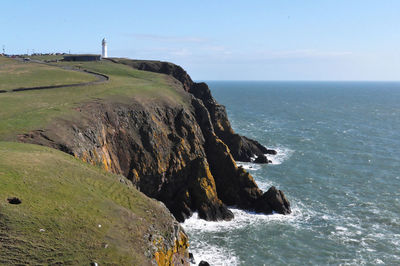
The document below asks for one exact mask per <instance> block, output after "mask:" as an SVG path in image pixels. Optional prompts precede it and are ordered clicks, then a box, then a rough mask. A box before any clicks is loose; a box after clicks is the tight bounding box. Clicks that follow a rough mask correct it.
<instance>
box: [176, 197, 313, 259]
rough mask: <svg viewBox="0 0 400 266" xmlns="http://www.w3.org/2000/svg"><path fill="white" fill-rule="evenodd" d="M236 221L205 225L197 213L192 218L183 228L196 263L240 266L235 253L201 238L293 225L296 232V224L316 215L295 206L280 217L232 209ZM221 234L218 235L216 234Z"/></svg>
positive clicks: (297, 205)
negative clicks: (254, 227)
mask: <svg viewBox="0 0 400 266" xmlns="http://www.w3.org/2000/svg"><path fill="white" fill-rule="evenodd" d="M229 209H230V210H231V211H232V212H233V214H234V216H235V218H234V219H233V220H231V221H218V222H213V221H205V220H202V219H199V218H198V214H197V213H196V212H195V213H194V214H193V216H192V217H191V218H189V219H187V220H185V222H184V223H182V224H181V225H182V226H183V228H184V229H185V231H186V232H187V233H188V235H189V238H190V245H191V246H190V251H191V252H192V253H193V255H194V258H195V260H196V263H199V262H200V261H201V260H205V261H208V262H209V263H210V264H211V265H239V264H240V259H239V257H238V255H237V254H236V253H235V252H234V251H233V250H229V249H227V248H224V247H220V246H217V245H214V244H210V241H205V240H204V238H203V237H202V236H204V235H205V234H208V235H212V236H213V238H215V240H218V236H217V235H218V234H220V233H224V232H228V233H230V232H234V231H235V230H240V229H243V228H247V227H252V226H259V225H260V224H268V223H270V224H290V225H292V226H294V227H295V228H298V227H299V226H300V225H299V224H298V223H297V222H302V221H303V222H304V221H306V220H308V219H309V218H311V216H314V215H315V214H314V213H311V212H310V211H308V208H306V207H305V206H303V205H301V204H300V205H299V204H294V206H292V213H291V214H290V215H281V214H272V215H265V214H258V213H254V212H248V211H243V210H240V209H237V208H229ZM217 233H218V234H217Z"/></svg>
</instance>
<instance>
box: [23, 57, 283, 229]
mask: <svg viewBox="0 0 400 266" xmlns="http://www.w3.org/2000/svg"><path fill="white" fill-rule="evenodd" d="M116 62H119V61H118V60H117V61H116ZM123 63H125V64H128V65H131V66H133V67H136V68H138V69H143V70H149V71H153V72H159V73H166V74H169V75H172V76H173V77H174V78H176V79H177V80H178V81H179V82H178V81H176V83H174V84H178V85H177V86H176V90H177V92H178V93H180V94H181V95H182V99H183V103H179V102H178V101H177V102H171V101H166V100H164V99H155V100H154V99H152V100H151V102H146V101H145V100H143V99H135V98H133V99H130V100H129V103H127V102H128V101H126V100H125V101H124V102H125V103H122V102H118V101H117V102H111V101H96V102H91V103H86V104H85V105H82V106H80V107H79V108H78V109H79V111H80V117H79V120H75V121H72V120H58V121H56V122H55V123H54V124H53V125H52V126H50V127H49V128H48V129H46V130H37V131H33V132H31V133H29V134H25V135H21V136H20V140H21V141H23V142H30V143H35V144H40V145H45V146H50V147H53V148H57V149H60V150H62V151H64V152H67V153H69V154H72V155H74V156H75V157H78V158H81V159H82V160H83V161H86V162H89V163H91V164H94V165H102V166H103V168H104V169H105V170H107V171H111V172H114V173H118V174H122V175H124V176H126V177H128V179H130V180H131V181H132V183H133V184H134V185H135V186H136V187H137V188H138V189H139V190H140V191H142V192H143V193H145V194H146V195H148V196H150V197H153V198H155V199H158V200H160V201H162V202H164V203H165V205H166V206H167V207H168V209H169V210H170V211H171V212H172V214H173V215H174V216H175V218H176V219H177V220H178V221H180V222H182V221H184V220H185V219H186V218H188V217H190V216H191V215H192V213H193V212H194V211H197V212H198V213H199V217H200V218H202V219H206V220H214V221H216V220H230V219H232V218H233V214H232V212H231V211H229V210H228V208H227V207H226V205H236V206H238V207H239V208H243V209H247V210H254V209H255V208H256V203H258V205H260V206H262V205H263V204H264V203H266V202H267V201H268V200H270V198H271V197H268V198H266V196H265V195H266V194H264V196H265V197H264V196H263V194H262V191H261V190H260V189H259V188H258V186H257V184H256V183H255V181H254V179H253V177H252V176H251V175H250V174H249V173H248V172H246V171H245V170H244V169H243V168H238V167H237V165H236V163H235V159H236V160H241V161H250V158H251V157H253V156H255V155H256V156H258V157H260V156H264V154H267V153H268V152H271V151H269V150H268V149H266V148H265V147H264V146H262V145H261V144H259V143H258V142H256V141H254V140H250V139H248V138H246V137H243V136H240V135H238V134H235V133H234V131H233V130H232V128H231V126H230V123H229V120H228V118H227V115H226V111H225V107H224V106H222V105H219V104H218V103H217V102H216V101H215V100H214V98H212V95H211V92H210V90H209V89H208V86H207V85H206V84H205V83H194V82H193V81H192V80H191V78H190V77H189V76H188V75H187V74H186V72H185V71H184V70H183V69H182V68H180V67H178V66H175V65H173V64H170V63H164V62H156V61H150V62H147V61H132V60H125V61H124V62H123ZM188 92H189V93H188ZM264 157H265V156H264ZM268 195H269V194H268ZM259 198H263V200H259ZM271 199H272V200H273V198H271ZM260 202H261V203H260ZM258 205H257V206H258ZM271 205H273V206H275V205H276V204H275V203H271ZM268 206H269V205H268ZM289 210H290V209H289ZM259 211H261V212H265V213H271V211H270V210H269V209H265V210H264V207H263V208H259Z"/></svg>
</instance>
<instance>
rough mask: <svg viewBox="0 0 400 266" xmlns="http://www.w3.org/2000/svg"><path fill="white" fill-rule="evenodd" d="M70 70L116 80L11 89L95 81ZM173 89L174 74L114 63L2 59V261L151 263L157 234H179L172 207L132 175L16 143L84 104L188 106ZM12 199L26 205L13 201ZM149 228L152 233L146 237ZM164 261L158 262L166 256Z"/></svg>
mask: <svg viewBox="0 0 400 266" xmlns="http://www.w3.org/2000/svg"><path fill="white" fill-rule="evenodd" d="M41 59H43V60H46V57H44V58H41ZM66 68H70V69H86V70H90V71H94V72H97V73H101V74H105V75H107V76H108V77H109V80H108V81H106V82H103V83H99V84H93V85H87V86H75V87H68V88H55V89H45V90H32V91H20V92H11V90H12V89H15V88H21V87H35V86H51V85H63V84H75V83H85V82H91V81H94V80H95V79H96V77H94V76H93V75H90V74H87V73H82V72H79V71H73V70H68V69H66ZM174 82H175V81H174V80H173V79H171V78H170V77H168V76H166V75H161V74H155V73H150V72H145V71H139V70H135V69H133V68H131V67H129V66H125V65H122V64H116V63H113V62H111V61H107V60H104V61H99V62H58V63H51V64H40V63H36V62H20V61H16V60H14V59H9V58H2V57H0V89H3V90H6V91H7V92H5V93H0V264H2V265H3V264H4V265H10V264H56V263H65V264H73V265H89V263H91V262H99V263H101V264H114V265H146V264H147V263H149V256H148V254H147V255H146V250H149V246H148V242H149V238H152V239H155V240H153V242H154V244H155V246H157V245H156V244H162V243H161V242H160V241H159V240H157V238H156V237H157V233H158V234H159V236H160V239H161V238H163V239H168V238H171V237H172V236H171V235H168V234H170V233H168V232H170V228H174V225H173V224H171V221H173V220H172V219H171V216H170V214H169V212H168V211H166V209H165V208H164V207H162V206H161V205H160V204H159V203H158V202H156V201H155V200H151V199H149V198H148V197H146V196H145V195H144V194H142V193H140V192H139V191H137V190H136V189H135V188H133V187H132V186H129V185H128V183H129V182H127V181H126V179H125V177H122V176H119V175H115V174H111V173H107V172H106V171H104V170H103V169H101V168H100V167H96V166H92V165H89V164H87V163H84V162H82V161H81V160H78V159H76V158H74V157H72V156H70V155H67V154H65V153H62V152H60V151H57V150H53V149H50V148H45V147H41V146H36V145H31V144H22V143H17V140H18V135H19V134H24V133H28V132H29V131H31V130H38V129H45V128H48V127H50V126H51V125H52V123H54V121H56V120H57V119H63V118H67V119H70V118H73V119H79V111H78V110H77V108H78V107H79V106H80V105H81V104H83V103H86V102H91V101H99V100H101V101H118V102H124V101H129V99H132V98H135V99H140V100H141V101H142V102H149V103H151V102H152V101H153V100H154V99H163V101H173V102H180V101H181V97H182V95H181V93H180V92H179V91H178V90H177V89H176V86H175V87H174V86H172V85H173V84H174ZM9 197H18V198H19V199H21V200H22V203H21V204H19V205H14V204H10V203H9V202H8V201H7V199H8V198H9ZM150 225H152V227H151V230H153V231H152V232H148V233H147V234H148V235H149V237H148V239H144V238H143V234H145V233H146V232H147V231H148V230H150V229H149V226H150ZM163 234H167V235H163ZM159 242H160V243H159ZM178 244H179V245H183V246H185V245H186V243H178ZM153 248H154V247H153ZM147 252H148V251H147ZM167 255H168V254H167ZM169 255H170V254H169ZM157 256H158V257H156V260H157V261H158V259H157V258H162V259H164V257H165V256H166V255H165V254H163V253H162V252H161V253H157ZM150 259H151V258H150ZM160 261H161V259H160Z"/></svg>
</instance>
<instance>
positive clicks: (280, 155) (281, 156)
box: [265, 146, 294, 165]
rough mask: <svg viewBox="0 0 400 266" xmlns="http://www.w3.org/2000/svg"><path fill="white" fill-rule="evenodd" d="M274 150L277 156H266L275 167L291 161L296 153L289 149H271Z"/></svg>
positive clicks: (279, 147)
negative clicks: (291, 157) (288, 160)
mask: <svg viewBox="0 0 400 266" xmlns="http://www.w3.org/2000/svg"><path fill="white" fill-rule="evenodd" d="M270 148H271V149H273V150H276V152H277V153H276V155H272V154H265V156H267V158H268V160H271V162H272V163H271V164H273V165H278V164H281V163H283V162H284V161H285V160H287V159H289V158H290V156H291V155H292V154H293V153H294V150H291V149H289V148H285V147H281V146H278V147H270Z"/></svg>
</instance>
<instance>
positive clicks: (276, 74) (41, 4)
mask: <svg viewBox="0 0 400 266" xmlns="http://www.w3.org/2000/svg"><path fill="white" fill-rule="evenodd" d="M0 6H1V10H2V12H1V15H0V23H1V24H0V48H3V47H4V49H5V52H6V53H8V54H21V53H27V51H29V52H32V51H34V52H42V53H47V52H69V51H70V52H71V53H95V54H100V53H101V40H102V38H103V37H106V39H107V41H108V55H109V56H110V57H127V58H132V59H151V60H162V61H170V62H173V63H176V64H179V65H181V66H182V67H183V68H184V69H185V70H186V71H187V72H188V73H189V74H190V75H191V76H192V78H193V79H194V80H379V81H380V80H386V81H394V80H395V81H398V80H400V1H398V0H374V1H373V0H273V1H269V0H260V1H257V0H246V1H244V0H241V1H237V0H201V1H200V0H197V1H196V0H169V1H164V0H158V1H156V0H146V1H136V0H126V1H123V0H113V1H109V0H108V1H103V0H96V1H91V0H86V1H82V0H79V1H78V0H68V1H64V0H57V1H54V0H46V1H45V0H1V2H0Z"/></svg>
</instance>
